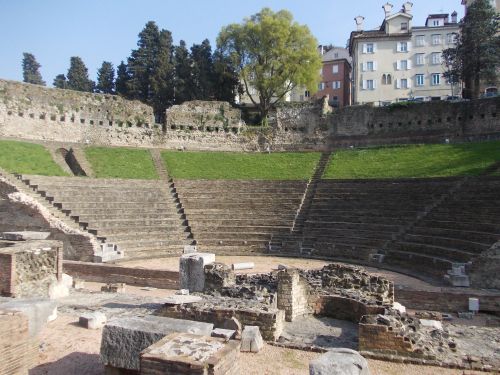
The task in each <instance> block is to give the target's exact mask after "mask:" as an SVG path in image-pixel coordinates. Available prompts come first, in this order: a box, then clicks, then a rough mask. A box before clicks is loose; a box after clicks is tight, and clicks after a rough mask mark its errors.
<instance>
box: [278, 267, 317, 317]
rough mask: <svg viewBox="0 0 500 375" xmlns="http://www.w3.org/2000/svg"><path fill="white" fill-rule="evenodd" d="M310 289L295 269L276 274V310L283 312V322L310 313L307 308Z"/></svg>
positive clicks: (308, 307) (309, 309)
mask: <svg viewBox="0 0 500 375" xmlns="http://www.w3.org/2000/svg"><path fill="white" fill-rule="evenodd" d="M310 298H311V288H310V286H309V284H308V283H307V280H305V279H304V278H302V277H301V276H300V274H299V272H298V270H295V269H286V270H283V271H280V272H279V273H278V301H277V303H278V304H277V306H278V309H280V310H284V311H285V320H286V321H287V322H292V321H294V320H295V318H297V317H299V316H303V315H307V314H310V313H311V312H312V310H311V308H310V306H309V300H310Z"/></svg>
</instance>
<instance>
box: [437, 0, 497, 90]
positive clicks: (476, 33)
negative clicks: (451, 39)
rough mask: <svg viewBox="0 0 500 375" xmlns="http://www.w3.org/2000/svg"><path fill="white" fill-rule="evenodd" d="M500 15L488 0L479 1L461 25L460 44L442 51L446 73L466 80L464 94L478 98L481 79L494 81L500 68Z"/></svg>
mask: <svg viewBox="0 0 500 375" xmlns="http://www.w3.org/2000/svg"><path fill="white" fill-rule="evenodd" d="M499 32H500V17H499V16H498V14H497V13H496V11H495V9H494V8H493V7H492V6H491V4H490V2H489V1H488V0H476V1H474V3H473V4H471V5H470V6H469V8H468V9H467V15H466V16H465V17H464V19H463V21H462V22H461V24H460V34H459V35H458V37H457V45H456V47H455V48H450V49H447V50H445V51H443V59H444V61H445V63H446V65H447V66H448V67H449V69H448V71H447V72H446V73H444V76H445V77H446V78H447V79H448V80H450V81H451V82H453V81H456V80H457V79H461V80H462V81H464V82H465V92H464V96H465V97H467V98H473V99H475V98H478V97H479V96H480V86H481V80H484V81H486V82H489V83H492V84H495V83H496V81H497V80H498V74H497V73H498V69H499V68H500V34H499Z"/></svg>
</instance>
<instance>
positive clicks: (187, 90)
mask: <svg viewBox="0 0 500 375" xmlns="http://www.w3.org/2000/svg"><path fill="white" fill-rule="evenodd" d="M174 61H175V63H174V65H175V103H176V104H181V103H183V102H186V101H189V100H192V98H193V79H192V74H191V69H192V61H191V57H190V55H189V51H188V49H187V48H186V42H184V41H183V40H181V41H180V43H179V45H178V46H177V47H175V57H174Z"/></svg>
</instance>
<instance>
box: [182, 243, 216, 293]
mask: <svg viewBox="0 0 500 375" xmlns="http://www.w3.org/2000/svg"><path fill="white" fill-rule="evenodd" d="M213 262H215V254H212V253H193V254H183V255H182V256H181V258H180V261H179V278H180V280H179V282H180V289H189V291H190V292H203V289H204V288H205V271H204V268H205V266H206V265H207V264H212V263H213Z"/></svg>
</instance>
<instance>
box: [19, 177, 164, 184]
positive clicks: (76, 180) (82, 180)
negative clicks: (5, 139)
mask: <svg viewBox="0 0 500 375" xmlns="http://www.w3.org/2000/svg"><path fill="white" fill-rule="evenodd" d="M22 178H23V179H28V180H29V181H30V182H34V183H37V184H45V185H65V186H84V187H88V186H106V185H111V186H113V185H114V186H119V185H128V186H133V185H135V186H157V185H163V184H164V183H163V182H161V181H159V180H140V179H120V178H89V177H76V176H72V177H59V176H39V175H22Z"/></svg>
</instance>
